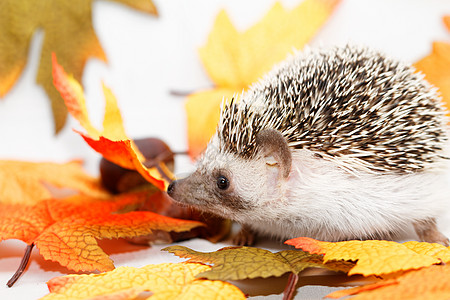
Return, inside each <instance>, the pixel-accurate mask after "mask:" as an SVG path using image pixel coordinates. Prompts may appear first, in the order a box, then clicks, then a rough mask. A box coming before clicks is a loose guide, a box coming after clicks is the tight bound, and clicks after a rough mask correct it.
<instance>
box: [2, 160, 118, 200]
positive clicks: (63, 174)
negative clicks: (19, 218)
mask: <svg viewBox="0 0 450 300" xmlns="http://www.w3.org/2000/svg"><path fill="white" fill-rule="evenodd" d="M44 183H48V184H51V185H53V186H55V187H59V188H62V187H64V188H70V189H74V190H77V191H79V192H81V193H83V194H85V195H89V196H94V197H107V196H108V195H109V193H108V192H106V191H105V190H104V189H103V188H102V187H101V184H100V181H99V180H98V179H97V178H93V177H91V176H89V175H87V174H86V173H85V172H84V171H83V169H82V167H81V161H71V162H68V163H65V164H58V163H51V162H45V163H33V162H25V161H12V160H0V203H35V202H36V201H39V200H43V199H47V198H50V197H51V196H52V195H51V192H50V191H49V190H48V189H47V187H46V186H45V185H44Z"/></svg>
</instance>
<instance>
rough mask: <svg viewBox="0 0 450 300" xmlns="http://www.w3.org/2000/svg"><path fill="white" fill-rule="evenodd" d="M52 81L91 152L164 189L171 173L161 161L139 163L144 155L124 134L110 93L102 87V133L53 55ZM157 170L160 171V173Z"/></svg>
mask: <svg viewBox="0 0 450 300" xmlns="http://www.w3.org/2000/svg"><path fill="white" fill-rule="evenodd" d="M53 79H54V84H55V87H56V89H57V90H58V91H59V92H60V93H61V96H62V98H63V99H64V101H65V103H66V106H67V109H68V111H69V113H70V114H71V115H72V116H73V117H74V118H75V119H76V120H78V122H79V123H80V125H81V126H82V127H83V128H84V129H85V130H86V133H81V132H78V133H79V134H80V135H81V136H82V137H83V139H84V140H85V141H86V142H87V143H88V144H89V146H91V147H92V149H94V150H95V151H97V152H99V153H100V154H102V155H103V157H104V158H106V159H107V160H109V161H111V162H113V163H115V164H117V165H119V166H121V167H123V168H126V169H132V170H136V171H138V172H139V173H140V174H141V175H142V176H143V177H144V178H145V179H146V180H147V181H149V182H150V183H152V184H153V185H155V186H156V187H157V188H159V189H161V190H165V189H166V187H167V185H168V181H169V180H171V179H172V178H173V175H172V172H170V170H169V169H168V168H167V166H166V165H165V164H164V162H159V163H158V165H157V166H155V167H151V168H147V167H146V166H145V165H144V164H143V162H144V161H145V157H144V155H143V154H142V153H141V152H140V151H139V149H138V147H137V146H136V145H135V144H134V142H133V141H132V140H131V139H130V138H129V137H128V136H127V135H126V133H125V129H124V126H123V121H122V116H121V114H120V110H119V108H118V107H117V100H116V98H115V97H114V95H113V94H112V92H111V90H110V89H108V88H107V87H105V86H104V87H103V92H104V95H105V101H106V106H105V116H104V121H103V130H101V131H100V130H97V129H96V128H95V127H94V126H93V125H92V123H91V121H90V119H89V116H88V112H87V109H86V100H85V98H84V93H83V88H82V87H81V85H80V84H79V83H78V81H77V80H75V79H74V78H73V77H72V76H70V75H67V74H66V72H65V71H64V69H63V68H62V67H61V66H60V65H59V64H58V62H57V61H56V56H55V55H53ZM158 169H159V170H162V171H163V172H162V173H161V172H160V171H158Z"/></svg>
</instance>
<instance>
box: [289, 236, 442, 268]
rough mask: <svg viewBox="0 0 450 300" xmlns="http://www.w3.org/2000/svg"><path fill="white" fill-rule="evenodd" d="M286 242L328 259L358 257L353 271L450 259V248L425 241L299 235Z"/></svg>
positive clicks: (426, 264)
mask: <svg viewBox="0 0 450 300" xmlns="http://www.w3.org/2000/svg"><path fill="white" fill-rule="evenodd" d="M285 243H286V244H288V245H292V246H295V247H296V248H300V249H302V250H303V251H308V252H309V253H313V254H323V255H324V257H323V260H324V262H328V261H334V260H346V261H356V265H355V266H354V267H353V268H352V269H351V270H350V271H349V272H348V274H349V275H353V274H362V275H364V276H370V275H383V274H390V273H394V272H399V271H405V270H410V269H419V268H422V267H426V266H431V265H433V264H439V263H441V262H442V261H444V262H446V261H450V248H446V247H445V246H442V245H440V244H434V243H433V244H432V243H425V242H406V243H403V244H400V243H397V242H392V241H377V240H367V241H344V242H335V243H332V242H322V241H318V240H315V239H312V238H308V237H299V238H295V239H291V240H288V241H286V242H285Z"/></svg>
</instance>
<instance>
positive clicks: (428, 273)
mask: <svg viewBox="0 0 450 300" xmlns="http://www.w3.org/2000/svg"><path fill="white" fill-rule="evenodd" d="M350 295H357V296H356V297H353V298H351V299H355V300H356V299H358V300H372V299H373V300H375V299H379V300H381V299H390V300H397V299H398V300H403V299H418V300H419V299H420V300H447V299H450V265H438V266H431V267H427V268H422V269H420V270H413V271H409V272H407V273H405V274H403V275H402V276H399V277H397V278H395V279H388V280H382V281H379V282H377V283H373V284H368V285H363V286H358V287H354V288H351V289H346V290H340V291H336V292H333V293H331V294H329V295H327V297H329V298H341V297H345V296H350Z"/></svg>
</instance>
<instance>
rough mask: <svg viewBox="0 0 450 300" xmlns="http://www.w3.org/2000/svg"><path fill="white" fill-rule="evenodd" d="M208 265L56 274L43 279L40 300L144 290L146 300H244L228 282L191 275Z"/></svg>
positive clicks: (132, 296)
mask: <svg viewBox="0 0 450 300" xmlns="http://www.w3.org/2000/svg"><path fill="white" fill-rule="evenodd" d="M210 268H211V267H210V266H206V265H203V264H197V263H177V264H173V263H164V264H158V265H147V266H145V267H142V268H133V267H119V268H117V269H115V270H114V271H111V272H107V273H103V274H98V275H97V274H95V275H94V274H92V275H69V276H63V277H57V278H54V279H51V280H50V281H49V282H47V285H48V288H49V291H50V294H48V295H46V296H44V297H43V298H41V300H51V299H61V300H62V299H86V298H89V299H112V298H106V297H108V296H111V295H114V299H136V296H137V295H139V294H140V293H142V292H146V291H150V292H151V293H152V295H151V298H150V299H164V300H166V299H167V300H170V299H186V300H188V299H246V297H245V295H244V294H243V293H242V292H241V291H240V290H239V289H238V288H237V287H235V286H234V285H232V284H230V283H228V282H223V281H212V280H203V279H196V278H195V276H196V275H197V274H199V273H201V272H205V271H206V270H208V269H210ZM102 296H103V297H102ZM148 296H149V295H147V297H148ZM119 297H121V298H119ZM147 297H145V298H144V297H140V298H139V299H147Z"/></svg>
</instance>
